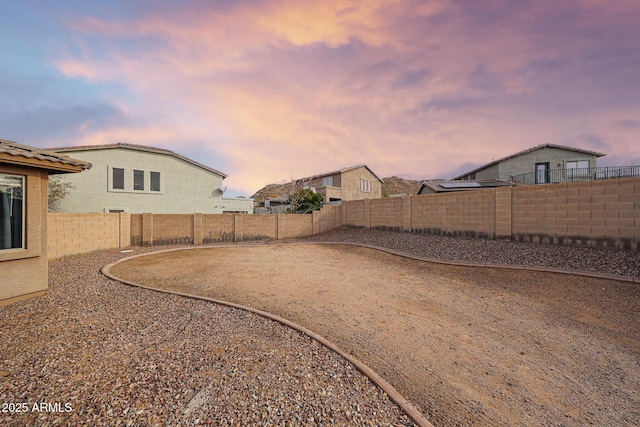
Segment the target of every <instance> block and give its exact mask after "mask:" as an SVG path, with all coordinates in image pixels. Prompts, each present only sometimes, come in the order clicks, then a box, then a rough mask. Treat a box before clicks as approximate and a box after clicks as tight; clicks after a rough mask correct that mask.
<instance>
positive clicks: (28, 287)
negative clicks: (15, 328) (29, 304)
mask: <svg viewBox="0 0 640 427" xmlns="http://www.w3.org/2000/svg"><path fill="white" fill-rule="evenodd" d="M90 167H91V164H90V163H87V162H84V161H81V160H76V159H72V158H70V157H68V156H65V155H62V154H55V153H51V152H49V151H45V150H39V149H37V148H33V147H28V146H26V145H21V144H17V143H15V142H13V141H5V140H0V305H5V304H9V303H11V302H15V301H19V300H21V299H25V298H30V297H32V296H37V295H42V294H44V292H45V290H46V289H47V282H48V270H47V268H48V267H47V196H48V185H47V184H48V179H49V174H60V173H75V172H81V171H82V170H85V169H89V168H90Z"/></svg>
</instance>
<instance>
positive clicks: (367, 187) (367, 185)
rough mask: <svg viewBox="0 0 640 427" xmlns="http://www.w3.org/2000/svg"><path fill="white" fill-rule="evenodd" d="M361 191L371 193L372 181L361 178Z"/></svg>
mask: <svg viewBox="0 0 640 427" xmlns="http://www.w3.org/2000/svg"><path fill="white" fill-rule="evenodd" d="M360 191H362V192H364V193H371V181H368V180H366V179H362V178H360Z"/></svg>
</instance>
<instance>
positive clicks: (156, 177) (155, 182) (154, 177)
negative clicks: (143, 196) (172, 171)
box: [150, 172, 160, 191]
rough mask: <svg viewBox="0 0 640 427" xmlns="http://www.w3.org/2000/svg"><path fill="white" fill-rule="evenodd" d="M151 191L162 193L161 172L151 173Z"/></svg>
mask: <svg viewBox="0 0 640 427" xmlns="http://www.w3.org/2000/svg"><path fill="white" fill-rule="evenodd" d="M150 184H151V188H150V190H151V191H160V172H150Z"/></svg>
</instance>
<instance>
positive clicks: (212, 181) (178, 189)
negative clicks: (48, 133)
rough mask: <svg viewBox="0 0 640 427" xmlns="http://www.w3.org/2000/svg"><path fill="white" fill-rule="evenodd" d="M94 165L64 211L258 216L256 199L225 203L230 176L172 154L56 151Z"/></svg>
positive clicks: (128, 147) (75, 180)
mask: <svg viewBox="0 0 640 427" xmlns="http://www.w3.org/2000/svg"><path fill="white" fill-rule="evenodd" d="M49 150H51V151H52V152H55V153H64V154H69V155H72V156H74V157H76V158H79V159H82V160H85V161H87V162H91V163H92V164H93V168H92V169H91V171H89V172H87V173H85V174H83V175H82V176H70V177H69V178H68V181H69V182H70V183H71V184H72V185H73V186H74V189H73V190H72V191H71V192H70V193H69V194H68V195H67V196H66V197H65V198H64V199H63V200H62V201H61V202H60V209H59V210H60V211H61V212H129V213H165V214H179V213H225V212H244V213H253V200H252V199H243V198H230V199H228V198H223V193H224V190H225V188H224V187H223V183H222V182H223V180H224V179H225V178H226V177H227V175H226V174H225V173H223V172H220V171H218V170H216V169H213V168H211V167H209V166H205V165H203V164H201V163H198V162H196V161H194V160H191V159H189V158H187V157H184V156H182V155H180V154H177V153H175V152H173V151H171V150H165V149H162V148H155V147H148V146H144V145H134V144H125V143H118V144H107V145H92V146H78V147H64V148H50V149H49Z"/></svg>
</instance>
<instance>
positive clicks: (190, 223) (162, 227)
mask: <svg viewBox="0 0 640 427" xmlns="http://www.w3.org/2000/svg"><path fill="white" fill-rule="evenodd" d="M143 215H144V214H143ZM196 215H202V214H196ZM194 217H195V215H192V214H186V215H185V214H153V244H154V245H177V244H193V241H194V235H195V233H194V223H195V221H194Z"/></svg>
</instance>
